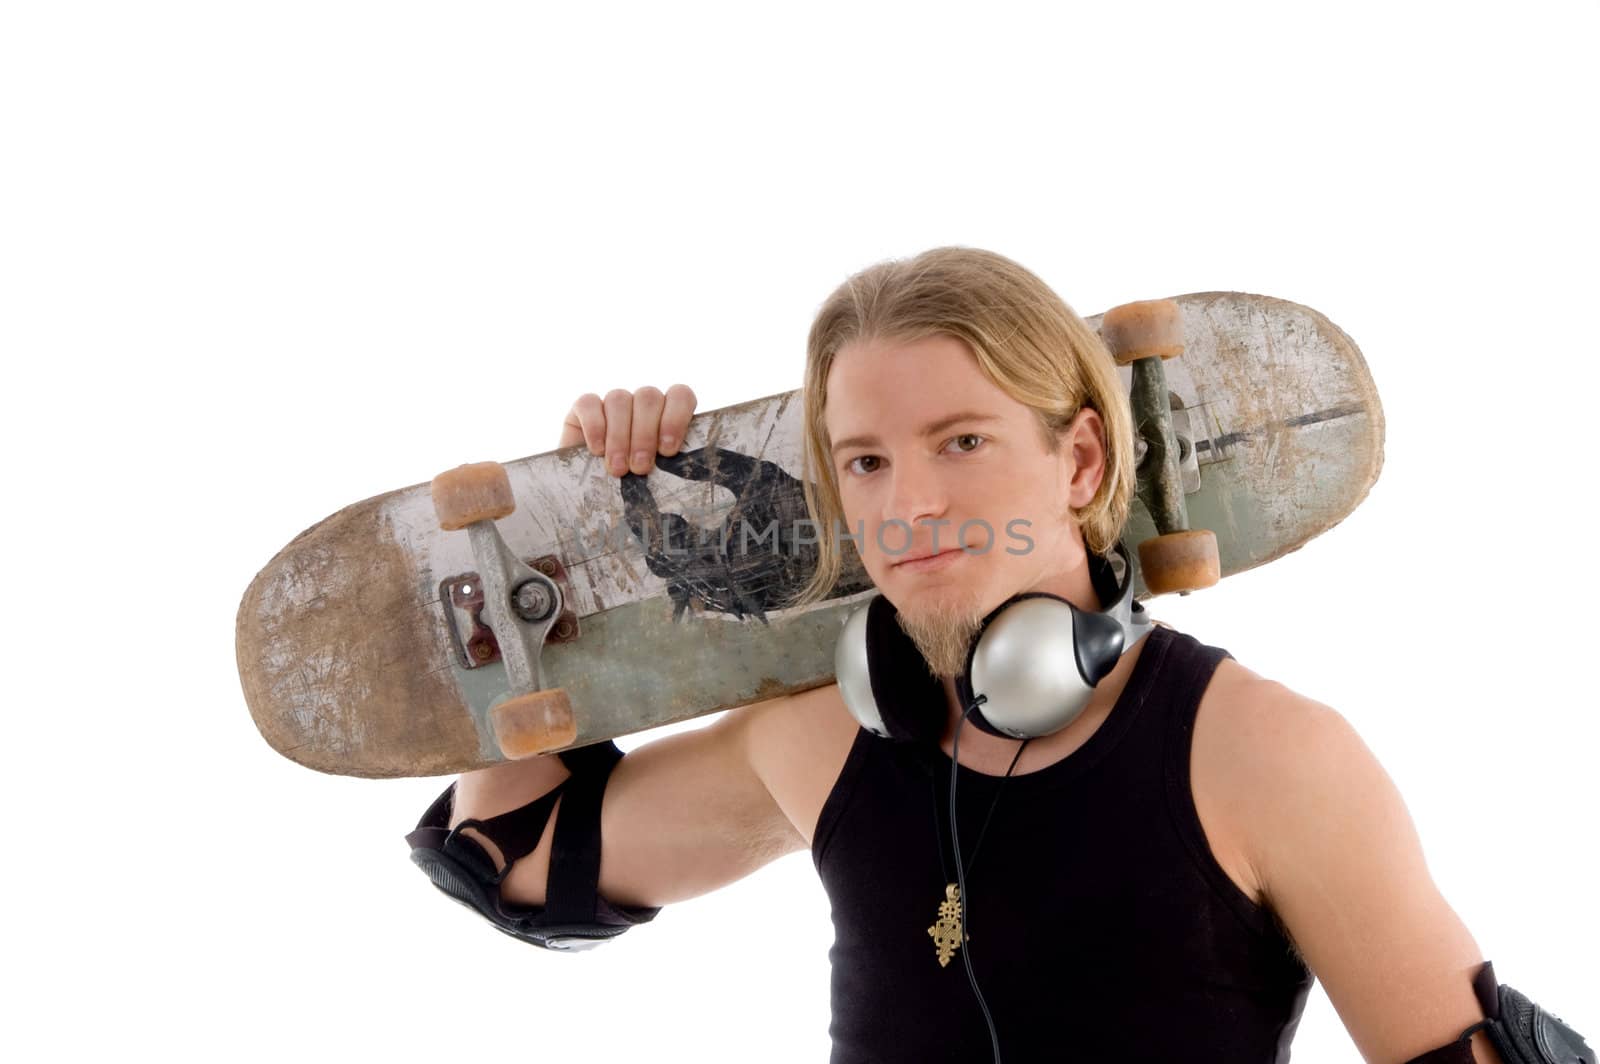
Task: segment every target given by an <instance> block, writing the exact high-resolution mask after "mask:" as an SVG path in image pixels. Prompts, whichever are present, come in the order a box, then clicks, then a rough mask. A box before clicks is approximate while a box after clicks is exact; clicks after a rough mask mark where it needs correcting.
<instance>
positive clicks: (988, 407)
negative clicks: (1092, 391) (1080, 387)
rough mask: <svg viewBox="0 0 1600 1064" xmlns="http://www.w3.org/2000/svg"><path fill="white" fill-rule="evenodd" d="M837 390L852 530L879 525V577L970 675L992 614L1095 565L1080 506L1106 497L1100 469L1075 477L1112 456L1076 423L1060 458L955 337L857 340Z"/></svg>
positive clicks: (951, 665) (944, 664) (909, 627)
mask: <svg viewBox="0 0 1600 1064" xmlns="http://www.w3.org/2000/svg"><path fill="white" fill-rule="evenodd" d="M827 394H828V405H827V410H826V412H825V421H826V425H827V429H828V438H829V439H830V440H831V441H832V449H833V455H832V461H833V469H834V476H835V477H836V478H837V479H838V483H839V494H840V499H841V501H842V502H843V504H844V514H845V523H846V526H847V530H848V531H849V532H851V533H856V532H861V531H864V532H865V538H864V540H863V541H862V542H858V543H857V544H856V546H857V549H858V550H859V551H860V554H861V560H862V562H863V564H864V565H865V567H866V570H867V574H868V575H869V576H870V577H871V578H872V581H873V583H874V584H876V585H877V587H878V589H879V590H880V591H881V592H882V593H883V594H884V595H886V596H887V597H888V598H889V600H890V601H891V602H893V603H894V605H895V607H896V609H897V610H898V611H899V615H900V623H901V627H902V628H904V629H905V630H906V632H907V634H909V635H910V636H911V637H912V639H913V640H914V641H915V642H916V644H917V646H918V649H919V650H921V651H922V655H923V657H924V658H925V659H927V661H928V664H929V666H930V667H931V668H932V669H933V671H934V672H935V673H936V674H938V675H941V676H953V675H956V674H957V673H959V672H960V671H961V670H962V667H963V666H964V665H965V663H966V653H967V649H968V646H969V644H970V642H971V639H972V636H973V635H974V634H975V633H976V632H977V630H978V626H979V624H980V623H981V621H982V619H983V617H984V616H985V615H986V614H987V613H988V612H989V611H990V610H992V609H994V608H995V607H996V606H998V605H999V604H1000V603H1002V602H1004V601H1005V600H1006V599H1008V598H1010V597H1011V596H1012V595H1014V594H1016V593H1017V592H1019V591H1024V590H1031V589H1034V588H1039V587H1040V586H1041V585H1043V584H1046V583H1050V582H1056V583H1059V581H1057V580H1055V578H1057V577H1059V576H1060V575H1061V574H1062V573H1065V572H1070V571H1071V570H1073V569H1076V568H1078V567H1080V566H1082V565H1083V562H1084V551H1083V539H1082V534H1081V533H1080V532H1079V531H1078V529H1077V527H1076V523H1075V522H1074V521H1073V519H1072V517H1071V516H1070V514H1069V513H1068V508H1069V506H1082V505H1084V504H1085V503H1086V502H1087V501H1088V499H1089V498H1092V496H1093V493H1094V490H1095V488H1096V487H1098V485H1099V474H1098V472H1097V471H1095V470H1088V471H1086V472H1084V473H1083V474H1082V475H1078V476H1075V475H1074V474H1075V473H1078V472H1079V467H1080V466H1086V465H1087V464H1088V463H1087V462H1086V461H1085V459H1086V458H1090V459H1096V460H1098V459H1099V457H1100V453H1099V452H1098V451H1097V450H1093V449H1091V450H1089V451H1085V450H1084V449H1083V448H1077V447H1075V446H1074V442H1073V441H1074V440H1075V439H1078V438H1080V437H1084V436H1085V435H1086V434H1085V433H1083V432H1077V431H1069V433H1067V434H1065V435H1064V436H1063V444H1062V446H1061V448H1060V450H1059V451H1058V452H1057V453H1056V454H1054V455H1052V454H1050V453H1049V452H1048V451H1047V450H1046V448H1045V444H1044V438H1043V436H1042V434H1041V430H1040V428H1039V423H1038V419H1037V417H1036V416H1035V415H1034V413H1033V411H1032V410H1030V409H1029V408H1028V407H1026V406H1024V405H1023V404H1021V403H1019V402H1017V401H1016V400H1014V399H1012V398H1011V397H1010V396H1008V395H1006V394H1005V392H1003V391H1001V390H1000V389H999V388H998V387H997V386H996V385H995V384H994V383H993V382H991V381H990V380H989V378H988V377H986V376H984V374H983V371H982V370H980V369H979V368H978V363H977V360H976V359H975V358H974V357H973V355H972V353H971V351H970V349H969V348H968V347H967V346H966V344H965V343H964V342H962V341H961V340H958V339H956V338H954V337H951V336H931V337H926V338H924V339H920V340H914V341H910V342H903V341H894V340H889V341H882V340H880V341H870V342H867V343H852V344H847V345H845V346H844V347H843V348H841V349H840V350H839V352H838V354H837V355H836V356H835V358H834V362H833V366H832V368H831V369H830V370H829V373H828V382H827ZM1096 417H1097V416H1096V415H1094V413H1093V411H1084V412H1083V413H1080V415H1079V418H1078V421H1075V422H1074V428H1075V429H1077V428H1079V427H1080V423H1081V422H1083V421H1084V420H1085V419H1086V418H1087V419H1089V420H1091V422H1092V424H1091V425H1090V430H1091V431H1090V432H1089V433H1088V434H1087V435H1093V434H1094V431H1096V430H1097V425H1098V422H1097V420H1095V419H1096ZM1096 464H1098V461H1096ZM1085 491H1087V495H1084V492H1085ZM936 536H937V538H935V537H936ZM963 548H965V549H963ZM935 550H937V551H939V552H942V553H941V556H940V557H938V558H936V559H934V560H933V561H932V562H931V563H921V564H919V563H916V562H914V561H912V559H917V558H921V557H922V556H924V555H928V554H929V553H930V552H933V551H935Z"/></svg>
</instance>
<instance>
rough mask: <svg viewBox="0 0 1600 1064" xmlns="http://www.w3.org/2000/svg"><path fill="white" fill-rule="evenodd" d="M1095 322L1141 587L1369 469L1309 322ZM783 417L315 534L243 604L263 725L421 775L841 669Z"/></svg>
mask: <svg viewBox="0 0 1600 1064" xmlns="http://www.w3.org/2000/svg"><path fill="white" fill-rule="evenodd" d="M1086 320H1087V321H1088V323H1089V325H1090V327H1091V328H1095V329H1097V330H1099V332H1100V334H1101V336H1102V338H1103V339H1104V340H1105V341H1106V343H1107V346H1108V347H1109V348H1110V349H1111V350H1112V352H1113V355H1114V356H1115V357H1116V359H1117V361H1118V363H1119V373H1120V374H1121V376H1122V379H1123V382H1124V384H1125V385H1126V386H1127V387H1128V389H1129V394H1130V399H1131V403H1132V407H1133V411H1134V423H1135V432H1136V435H1137V437H1138V439H1137V445H1136V450H1137V452H1138V454H1139V456H1140V458H1139V465H1138V493H1137V499H1136V501H1135V502H1134V504H1133V506H1132V509H1131V512H1130V516H1129V519H1128V522H1127V525H1126V528H1125V530H1124V534H1123V537H1122V542H1123V544H1124V545H1125V546H1127V547H1128V548H1129V555H1130V557H1132V556H1133V555H1134V554H1135V552H1136V551H1137V555H1138V558H1139V562H1138V565H1137V566H1136V567H1135V568H1136V574H1135V581H1136V583H1135V595H1136V596H1137V597H1138V598H1140V599H1146V598H1149V597H1150V596H1151V595H1153V594H1161V593H1167V592H1179V593H1187V592H1188V591H1191V590H1195V589H1198V588H1202V587H1205V586H1208V585H1209V584H1211V583H1214V582H1215V581H1216V580H1217V579H1220V578H1221V577H1225V576H1227V575H1230V574H1233V573H1238V572H1243V571H1245V570H1247V569H1251V568H1254V567H1255V566H1258V565H1263V564H1265V563H1267V562H1270V561H1272V560H1273V559H1275V558H1279V557H1282V556H1283V555H1285V554H1287V553H1289V552H1290V551H1294V550H1296V549H1298V548H1299V547H1301V546H1303V545H1304V544H1305V543H1306V542H1307V541H1309V540H1310V539H1311V538H1312V537H1314V536H1316V535H1319V534H1320V533H1322V532H1325V531H1327V530H1328V529H1330V528H1332V527H1333V526H1334V525H1336V524H1337V523H1338V522H1339V521H1340V520H1342V519H1343V518H1344V517H1345V516H1346V515H1348V514H1349V513H1350V512H1351V511H1352V510H1353V509H1354V508H1355V507H1356V506H1357V505H1358V504H1359V503H1360V502H1361V500H1362V499H1363V498H1364V497H1365V496H1366V494H1367V492H1368V491H1369V489H1370V488H1371V486H1372V484H1373V483H1374V482H1375V481H1376V480H1377V477H1378V473H1379V470H1380V469H1381V467H1382V463H1383V436H1384V421H1383V411H1382V408H1381V406H1380V404H1379V401H1378V395H1377V390H1376V388H1375V387H1374V385H1373V381H1372V378H1371V375H1370V374H1369V372H1368V370H1367V366H1366V363H1365V361H1364V360H1363V358H1362V356H1361V353H1360V351H1359V350H1358V349H1357V347H1356V345H1355V344H1354V343H1353V342H1352V341H1351V339H1350V338H1349V337H1348V336H1347V335H1345V333H1344V332H1343V331H1341V330H1340V329H1339V328H1338V327H1337V326H1336V325H1334V324H1333V323H1332V322H1331V321H1329V320H1328V319H1327V318H1326V317H1324V316H1323V315H1321V314H1319V313H1318V312H1316V311H1315V310H1312V309H1310V308H1309V307H1305V306H1301V305H1299V304H1296V303H1291V302H1287V301H1284V300H1280V299H1274V298H1270V297H1267V296H1260V295H1250V294H1246V293H1239V292H1205V293H1197V294H1191V295H1183V296H1177V297H1175V298H1173V299H1170V300H1152V301H1147V302H1142V303H1135V304H1128V305H1125V306H1123V307H1118V308H1113V310H1111V311H1108V312H1107V313H1106V314H1104V315H1097V316H1095V317H1093V318H1089V319H1086ZM802 407H803V404H802V401H801V395H800V393H799V392H798V391H794V392H787V393H783V394H779V395H771V396H767V397H765V398H761V399H756V400H753V401H750V402H746V403H740V404H738V405H735V406H729V407H725V408H723V409H720V410H712V411H706V412H703V413H700V414H697V415H696V416H695V417H694V419H693V420H692V421H691V422H690V425H689V430H688V433H687V436H686V438H685V439H684V441H683V444H682V447H681V449H680V451H679V453H678V454H676V455H673V456H660V455H658V456H657V458H656V464H655V467H654V468H653V469H652V470H651V471H650V472H649V473H648V475H646V476H637V475H634V474H631V473H629V474H625V475H624V476H622V477H620V478H618V477H613V476H611V475H610V474H609V473H607V472H606V470H605V468H604V464H603V463H604V460H603V458H601V457H597V456H594V455H591V454H590V453H589V450H588V448H587V447H586V446H584V445H578V446H575V447H568V448H562V449H559V450H554V451H549V452H546V453H544V454H538V455H534V456H532V457H528V458H523V459H520V460H517V461H513V462H509V463H506V464H504V465H500V464H497V463H481V464H479V465H476V466H464V467H461V468H460V469H457V470H452V471H450V472H449V473H446V474H442V475H441V476H440V477H439V478H436V480H435V481H434V482H432V483H431V484H417V485H413V486H411V487H408V488H403V489H400V490H398V491H391V492H388V493H386V494H383V495H379V496H376V497H374V498H370V499H367V500H365V501H363V502H358V503H355V504H353V505H351V506H347V507H345V508H344V509H342V510H340V511H339V512H338V513H335V514H333V515H332V516H330V517H328V518H326V519H325V520H323V521H321V522H319V523H318V524H316V525H313V526H312V527H311V528H309V529H307V530H306V531H305V532H302V533H301V534H300V535H299V536H297V537H295V539H294V540H293V541H291V542H290V543H289V544H288V545H287V546H285V547H284V548H283V549H282V550H281V551H279V552H278V554H277V555H276V556H275V557H274V558H272V560H271V561H270V562H268V563H267V565H266V566H265V567H264V568H263V569H262V570H261V571H260V572H259V573H258V574H257V576H256V577H255V579H254V580H253V581H252V582H251V584H250V586H249V588H248V589H247V590H246V591H245V593H244V596H243V599H242V601H241V602H240V605H239V611H238V616H237V621H236V628H235V649H236V654H237V659H238V667H239V676H240V681H241V685H242V687H243V691H244V697H245V702H246V703H247V705H248V707H249V709H250V713H251V715H252V717H253V718H254V720H255V723H256V726H257V728H258V729H259V730H260V732H261V734H262V736H263V737H264V738H265V739H266V740H267V742H268V743H269V744H270V745H271V746H272V747H273V748H274V749H275V750H277V751H278V752H279V753H281V754H282V755H283V756H285V757H288V758H290V759H292V760H294V761H296V762H298V763H300V764H302V765H305V766H307V767H310V768H313V769H317V770H319V771H322V772H328V773H335V774H339V775H347V776H360V777H368V778H382V777H402V776H433V775H441V774H447V773H456V772H463V771H467V770H471V769H476V768H482V767H485V766H488V765H491V764H494V763H496V762H500V761H504V760H508V759H512V758H518V757H527V756H533V755H535V754H538V753H541V752H548V751H554V750H561V749H569V748H573V747H578V746H584V745H587V744H590V743H595V742H600V741H603V740H606V739H611V738H615V737H616V736H619V735H625V734H629V733H633V732H638V731H642V730H645V729H648V728H653V727H657V726H660V725H663V724H669V723H672V722H675V721H682V720H687V719H690V718H693V717H697V716H700V715H703V714H707V713H713V712H717V711H719V710H724V709H730V708H733V707H736V706H741V705H746V704H749V703H751V702H757V701H762V700H765V699H769V698H774V697H777V696H780V695H785V694H791V693H796V692H799V691H802V690H806V689H808V688H812V687H816V686H819V685H822V684H826V683H830V682H832V681H833V668H834V649H835V643H836V640H837V636H838V633H839V630H840V628H841V626H842V625H843V623H844V621H845V620H846V619H847V618H848V616H849V614H850V613H851V612H852V611H853V610H854V609H855V608H856V607H858V606H860V605H861V604H862V603H864V602H865V601H867V599H868V598H869V597H870V595H871V594H872V593H873V591H874V589H873V587H872V585H871V583H870V581H869V580H868V579H867V577H866V575H865V572H864V570H862V569H861V567H860V563H859V559H858V558H856V557H855V555H854V551H853V547H851V546H850V545H848V544H847V548H849V549H847V550H846V554H847V559H846V562H847V565H846V569H845V573H844V576H843V578H842V579H841V580H840V582H839V583H838V585H836V587H835V588H834V590H833V593H832V594H831V596H830V597H828V598H827V599H824V600H822V601H820V602H815V603H812V604H810V605H808V606H804V607H793V608H790V607H785V606H784V605H783V603H784V602H785V601H787V600H788V598H790V597H791V593H792V592H794V591H797V590H798V589H799V588H800V587H801V586H803V585H804V584H805V583H806V581H807V577H808V576H809V575H810V573H811V572H812V571H814V569H813V568H812V566H814V559H815V553H814V552H815V548H814V547H810V548H808V547H807V546H806V545H805V543H804V542H803V537H793V536H791V537H787V538H786V537H783V536H779V535H770V536H767V537H766V538H765V539H764V540H763V539H761V538H759V537H761V536H762V535H763V534H764V533H767V532H768V531H770V530H771V529H772V528H773V527H774V524H775V523H776V526H777V527H779V528H789V527H791V525H792V523H793V522H794V521H796V520H801V519H804V518H806V517H807V516H808V514H809V511H808V510H807V508H806V504H805V498H804V493H803V488H802V484H801V481H800V479H799V478H800V476H801V468H802V466H801V459H800V455H801V448H802V438H801V435H802ZM736 529H737V530H738V531H737V534H738V535H740V536H745V537H748V538H747V539H746V540H745V542H744V543H743V544H741V546H742V547H743V549H734V548H732V547H731V546H730V544H729V543H728V542H727V539H728V537H729V536H731V535H734V534H735V531H734V530H736ZM752 543H754V545H755V546H756V547H759V548H762V549H752V546H751V544H752Z"/></svg>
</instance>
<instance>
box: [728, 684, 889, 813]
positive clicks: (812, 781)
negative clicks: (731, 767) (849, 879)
mask: <svg viewBox="0 0 1600 1064" xmlns="http://www.w3.org/2000/svg"><path fill="white" fill-rule="evenodd" d="M728 718H729V720H730V722H731V723H732V724H733V726H735V727H737V728H739V729H740V731H741V732H742V734H743V738H744V742H745V743H746V750H747V753H748V756H749V758H750V764H751V766H752V767H753V768H754V769H755V771H756V774H757V775H758V776H760V777H761V781H762V782H763V783H765V784H766V786H767V790H768V791H769V792H770V793H771V794H772V797H773V799H774V800H775V801H776V802H777V803H778V805H779V806H780V807H781V808H782V809H783V811H784V815H786V816H787V817H788V818H789V822H790V823H791V824H793V825H794V827H795V830H796V831H798V832H799V833H800V835H801V837H802V838H804V839H805V840H806V843H807V844H808V845H809V844H810V842H811V839H812V835H813V833H814V831H815V829H816V824H817V817H818V816H819V815H820V813H821V812H822V805H823V803H824V802H825V801H827V797H828V794H829V792H830V791H832V790H833V784H834V781H835V780H837V779H838V778H839V772H840V770H841V769H842V768H843V767H844V762H845V758H846V757H848V756H849V753H850V747H851V744H853V743H854V742H855V738H856V734H857V732H858V731H859V730H860V727H859V725H858V724H857V723H856V720H855V718H854V717H852V716H851V715H850V711H849V710H848V709H847V708H846V707H845V704H844V699H843V697H842V696H841V695H840V694H839V685H838V684H836V683H829V684H823V685H822V686H820V687H813V688H810V689H809V690H805V691H801V692H798V693H796V694H792V695H780V696H779V697H777V698H769V699H766V700H764V701H761V702H752V703H751V704H749V705H747V706H740V707H739V708H738V709H735V710H730V711H729V713H728Z"/></svg>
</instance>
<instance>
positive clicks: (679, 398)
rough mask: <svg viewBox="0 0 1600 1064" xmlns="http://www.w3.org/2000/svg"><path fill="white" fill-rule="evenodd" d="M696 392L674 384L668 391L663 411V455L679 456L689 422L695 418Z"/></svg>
mask: <svg viewBox="0 0 1600 1064" xmlns="http://www.w3.org/2000/svg"><path fill="white" fill-rule="evenodd" d="M696 402H697V400H696V399H695V395H694V391H693V389H691V388H690V387H689V386H688V385H687V384H674V385H673V386H672V387H670V388H668V389H667V395H666V402H665V404H664V405H663V407H662V411H661V444H660V447H661V453H662V454H677V453H678V448H679V447H681V446H682V445H683V437H684V436H685V435H686V434H687V433H688V431H689V420H690V418H692V417H694V406H695V403H696Z"/></svg>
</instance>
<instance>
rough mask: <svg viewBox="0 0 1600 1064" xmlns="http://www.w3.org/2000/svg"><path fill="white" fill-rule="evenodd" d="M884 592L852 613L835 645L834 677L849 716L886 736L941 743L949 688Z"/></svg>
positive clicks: (874, 732) (878, 733)
mask: <svg viewBox="0 0 1600 1064" xmlns="http://www.w3.org/2000/svg"><path fill="white" fill-rule="evenodd" d="M896 617H897V611H896V610H895V608H894V604H893V603H892V602H890V601H889V600H888V599H886V598H884V597H883V596H882V595H881V594H880V595H875V596H873V598H872V601H871V602H869V603H867V604H866V605H865V606H862V607H859V608H858V609H857V610H856V611H855V612H854V613H852V614H851V615H850V617H849V619H848V620H847V621H845V625H844V628H843V629H842V630H841V631H840V633H839V642H838V644H837V646H836V647H835V650H834V677H835V680H836V681H837V682H838V684H839V693H840V695H841V696H842V697H843V699H844V703H845V706H846V708H848V709H849V710H850V715H851V716H853V717H855V719H856V722H857V723H858V724H860V725H861V726H862V727H863V728H865V729H867V730H868V731H870V732H872V733H873V734H875V735H879V736H882V737H884V738H886V739H896V740H900V741H903V742H918V741H931V742H938V740H939V735H940V734H941V733H942V732H943V726H944V718H943V714H942V712H941V710H942V709H943V707H944V689H943V687H941V686H940V684H939V681H938V680H937V679H935V678H934V676H933V674H932V673H930V672H929V671H928V668H927V665H926V663H925V662H924V661H923V660H922V655H921V654H920V653H918V652H917V647H916V644H915V643H913V642H912V641H911V637H910V636H908V635H906V633H905V631H904V630H903V629H902V628H901V627H900V623H899V621H898V620H896Z"/></svg>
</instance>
